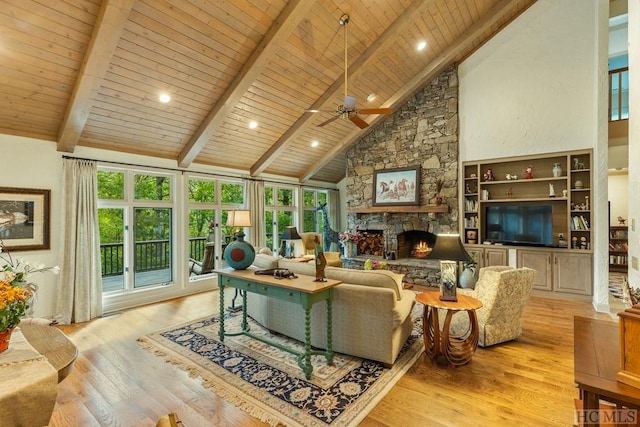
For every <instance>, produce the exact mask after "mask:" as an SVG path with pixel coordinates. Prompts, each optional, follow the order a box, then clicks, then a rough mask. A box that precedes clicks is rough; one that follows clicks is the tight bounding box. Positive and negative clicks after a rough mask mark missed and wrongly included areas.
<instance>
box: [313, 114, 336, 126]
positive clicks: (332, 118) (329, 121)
mask: <svg viewBox="0 0 640 427" xmlns="http://www.w3.org/2000/svg"><path fill="white" fill-rule="evenodd" d="M338 117H339V116H334V117H331V118H330V119H329V120H325V121H324V122H322V123H320V124H319V125H318V127H322V126H325V125H328V124H329V123H331V122H332V121H334V120H337V119H338Z"/></svg>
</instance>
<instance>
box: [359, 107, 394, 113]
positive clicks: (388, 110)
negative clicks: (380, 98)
mask: <svg viewBox="0 0 640 427" xmlns="http://www.w3.org/2000/svg"><path fill="white" fill-rule="evenodd" d="M358 113H360V114H392V113H393V108H362V109H360V108H358Z"/></svg>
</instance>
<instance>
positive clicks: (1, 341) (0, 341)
mask: <svg viewBox="0 0 640 427" xmlns="http://www.w3.org/2000/svg"><path fill="white" fill-rule="evenodd" d="M14 328H15V326H14V327H12V328H9V329H5V330H4V331H0V353H2V352H3V351H5V350H6V349H8V348H9V340H10V339H11V333H12V332H13V329H14Z"/></svg>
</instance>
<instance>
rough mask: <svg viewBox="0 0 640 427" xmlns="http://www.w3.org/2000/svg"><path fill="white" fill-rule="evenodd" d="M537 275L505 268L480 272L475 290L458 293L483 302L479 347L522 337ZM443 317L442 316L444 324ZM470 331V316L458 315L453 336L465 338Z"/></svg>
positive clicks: (452, 329) (521, 269) (452, 322)
mask: <svg viewBox="0 0 640 427" xmlns="http://www.w3.org/2000/svg"><path fill="white" fill-rule="evenodd" d="M535 275H536V271H535V270H533V269H531V268H526V267H523V268H513V267H506V266H494V267H484V268H481V269H480V273H479V277H478V282H477V284H476V287H475V289H473V290H472V289H459V290H458V292H459V293H461V294H465V295H470V296H472V297H474V298H476V299H478V300H480V301H481V302H482V308H480V309H478V310H477V312H476V314H477V316H478V328H479V330H480V338H479V341H478V345H479V346H481V347H487V346H490V345H494V344H498V343H501V342H505V341H510V340H513V339H516V338H518V337H519V336H520V335H522V313H523V311H524V306H525V304H526V303H527V300H528V299H529V294H530V293H531V290H532V289H533V281H534V279H535ZM443 314H444V313H439V315H440V317H441V319H443V321H444V316H443ZM468 327H469V319H468V316H461V315H459V314H458V315H455V316H453V319H452V321H451V329H450V332H451V334H452V335H462V334H463V333H464V332H465V331H466V330H467V329H468Z"/></svg>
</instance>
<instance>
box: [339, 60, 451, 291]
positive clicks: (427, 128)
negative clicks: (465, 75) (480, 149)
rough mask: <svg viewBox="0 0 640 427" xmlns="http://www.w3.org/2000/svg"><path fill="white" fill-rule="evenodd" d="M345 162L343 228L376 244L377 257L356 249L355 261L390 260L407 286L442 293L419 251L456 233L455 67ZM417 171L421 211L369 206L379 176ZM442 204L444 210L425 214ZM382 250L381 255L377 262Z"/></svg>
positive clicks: (434, 268) (434, 266)
mask: <svg viewBox="0 0 640 427" xmlns="http://www.w3.org/2000/svg"><path fill="white" fill-rule="evenodd" d="M346 154H347V176H346V180H345V190H346V194H345V200H346V208H347V212H348V214H347V224H346V228H348V229H350V230H354V229H355V228H356V226H358V227H359V229H360V231H361V232H363V233H364V232H371V234H375V235H377V236H378V237H377V239H378V243H377V247H376V249H370V248H367V249H364V248H363V249H362V250H360V248H358V255H359V256H358V257H356V258H364V259H365V260H366V258H367V257H374V256H377V257H380V258H379V259H386V260H387V269H390V270H393V271H396V272H398V273H403V274H405V281H407V282H410V283H417V284H429V285H433V286H437V285H438V282H439V275H440V270H439V263H438V262H437V261H433V260H429V259H428V258H427V257H426V255H427V253H428V251H429V249H427V248H424V247H422V248H421V247H420V246H419V245H420V244H421V242H422V244H423V245H422V246H425V245H426V246H428V247H429V248H432V247H433V243H434V242H435V237H436V234H438V233H448V232H453V233H456V232H458V76H457V69H456V67H455V66H451V67H449V68H447V69H446V70H445V71H443V72H442V73H441V74H440V75H438V76H437V77H435V78H434V79H433V80H432V81H431V82H429V83H427V84H426V85H425V87H424V88H423V89H422V90H420V91H419V92H417V93H416V94H415V95H414V96H413V98H411V99H409V100H408V101H407V103H406V104H404V105H403V106H402V107H400V108H399V109H398V110H397V111H396V112H395V113H394V114H393V115H392V116H390V117H388V118H387V119H385V121H383V122H381V123H380V125H378V126H376V127H375V128H374V129H372V130H371V131H370V132H369V133H367V134H366V135H365V136H364V137H362V138H361V139H360V140H359V141H358V142H357V143H356V144H355V145H354V146H352V147H351V148H349V150H348V151H347V153H346ZM414 166H419V167H420V169H419V170H420V186H419V193H418V196H419V203H418V204H417V206H389V207H388V208H387V207H385V208H380V207H378V206H376V207H373V206H372V203H373V194H374V191H375V189H374V188H373V182H374V180H373V177H374V173H375V172H376V171H379V170H388V169H394V168H406V167H414ZM438 189H439V192H438ZM436 196H438V197H436ZM439 200H441V201H442V205H443V206H445V207H446V209H444V210H439V211H437V212H436V211H433V210H432V211H429V210H428V209H425V207H429V206H435V204H436V202H437V201H439ZM380 240H381V241H382V242H380ZM380 245H382V254H381V255H377V254H378V253H380ZM374 253H375V254H376V255H374ZM361 261H362V259H353V260H346V262H345V263H344V264H345V266H346V267H350V268H361V265H360V264H361Z"/></svg>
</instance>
